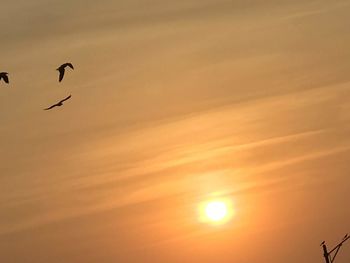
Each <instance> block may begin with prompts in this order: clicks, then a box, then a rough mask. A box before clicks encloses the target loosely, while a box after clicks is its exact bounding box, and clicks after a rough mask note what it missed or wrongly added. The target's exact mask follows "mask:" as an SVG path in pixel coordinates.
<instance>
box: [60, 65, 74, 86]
mask: <svg viewBox="0 0 350 263" xmlns="http://www.w3.org/2000/svg"><path fill="white" fill-rule="evenodd" d="M66 67H70V68H71V69H74V67H73V65H72V63H64V64H62V65H61V66H59V67H58V68H57V69H56V70H58V71H59V72H60V75H59V78H58V81H59V82H61V81H62V79H63V76H64V72H65V69H66Z"/></svg>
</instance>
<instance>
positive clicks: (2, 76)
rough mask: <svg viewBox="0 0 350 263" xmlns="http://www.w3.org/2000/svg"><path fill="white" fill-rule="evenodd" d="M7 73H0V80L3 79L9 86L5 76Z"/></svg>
mask: <svg viewBox="0 0 350 263" xmlns="http://www.w3.org/2000/svg"><path fill="white" fill-rule="evenodd" d="M7 75H8V73H7V72H1V73H0V80H1V79H3V80H4V81H5V82H6V83H7V84H9V77H8V76H7Z"/></svg>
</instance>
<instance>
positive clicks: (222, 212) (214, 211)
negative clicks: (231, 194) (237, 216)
mask: <svg viewBox="0 0 350 263" xmlns="http://www.w3.org/2000/svg"><path fill="white" fill-rule="evenodd" d="M232 214H233V211H232V207H231V203H230V202H229V201H227V200H211V201H207V202H204V203H202V204H201V205H200V221H202V222H205V223H213V224H223V223H226V222H227V221H228V220H229V219H230V218H231V217H232Z"/></svg>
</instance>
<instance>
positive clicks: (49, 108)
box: [44, 95, 72, 110]
mask: <svg viewBox="0 0 350 263" xmlns="http://www.w3.org/2000/svg"><path fill="white" fill-rule="evenodd" d="M71 97H72V95H69V96H68V97H67V98H65V99H63V100H61V101H60V102H58V103H56V104H54V105H52V106H50V107H48V108H47V109H44V110H51V109H52V108H55V107H60V106H62V105H63V102H64V101H66V100H69V99H70V98H71Z"/></svg>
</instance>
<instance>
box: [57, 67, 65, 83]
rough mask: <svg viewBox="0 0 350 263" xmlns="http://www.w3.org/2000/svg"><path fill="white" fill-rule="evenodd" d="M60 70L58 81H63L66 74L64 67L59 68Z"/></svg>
mask: <svg viewBox="0 0 350 263" xmlns="http://www.w3.org/2000/svg"><path fill="white" fill-rule="evenodd" d="M58 71H59V72H60V75H59V78H58V81H59V82H61V81H62V79H63V76H64V68H58Z"/></svg>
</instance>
